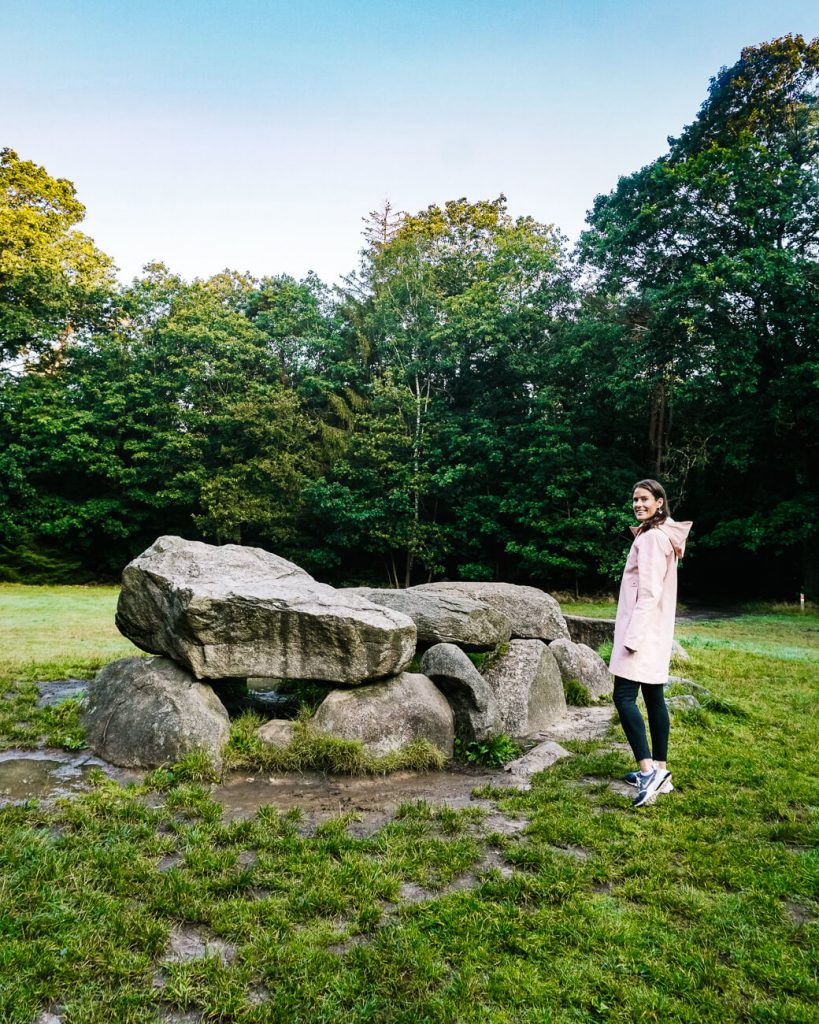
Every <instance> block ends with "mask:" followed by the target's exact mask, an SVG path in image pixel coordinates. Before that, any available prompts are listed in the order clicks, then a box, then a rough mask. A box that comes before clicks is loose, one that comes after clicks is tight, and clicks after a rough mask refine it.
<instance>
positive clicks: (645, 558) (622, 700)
mask: <svg viewBox="0 0 819 1024" xmlns="http://www.w3.org/2000/svg"><path fill="white" fill-rule="evenodd" d="M632 508H633V509H634V515H635V517H636V519H637V522H638V523H639V524H640V525H639V526H632V527H631V531H632V533H633V534H634V543H633V544H632V545H631V550H630V551H629V553H628V558H627V559H626V567H625V569H624V570H623V580H622V583H621V584H620V599H619V601H618V603H617V621H616V623H615V627H614V646H613V648H612V652H611V661H610V662H609V671H610V672H611V673H612V674H613V675H614V704H615V707H616V708H617V713H618V714H619V716H620V722H621V724H622V726H623V731H624V732H625V734H626V738H627V739H628V742H629V745H630V746H631V749H632V752H633V753H634V757H635V759H636V760H637V762H638V763H639V766H640V770H639V771H638V772H630V773H629V774H628V775H627V776H626V781H627V782H630V783H631V784H632V785H634V786H637V789H638V793H637V796H636V797H635V798H634V806H635V807H645V806H646V805H648V804H653V803H654V801H655V800H656V798H657V794H658V793H669V792H671V790H672V789H673V786H672V784H671V772H670V771H669V770H668V766H667V764H666V758H667V756H668V728H669V723H668V709H667V708H666V705H665V695H664V693H663V683H665V682H667V680H668V666H669V662H670V661H671V645H672V643H673V640H674V615H675V612H676V607H677V559H678V558H682V556H683V552H684V551H685V540H686V537H687V536H688V531H689V530H690V529H691V523H675V522H674V520H673V519H671V517H670V514H669V513H670V509H669V507H668V498H667V497H666V493H665V490H664V489H663V486H662V484H659V483H657V481H656V480H641V481H640V482H639V483H637V484H635V485H634V492H633V495H632ZM641 689H642V691H643V700H644V701H645V705H646V710H647V711H648V728H649V732H650V733H651V749H649V746H648V742H647V740H646V727H645V722H644V721H643V716H642V714H641V713H640V710H639V708H638V707H637V694H638V693H639V692H640V690H641Z"/></svg>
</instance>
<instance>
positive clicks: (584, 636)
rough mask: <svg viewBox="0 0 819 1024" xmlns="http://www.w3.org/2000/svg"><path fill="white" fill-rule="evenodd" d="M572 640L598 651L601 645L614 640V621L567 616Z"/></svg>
mask: <svg viewBox="0 0 819 1024" xmlns="http://www.w3.org/2000/svg"><path fill="white" fill-rule="evenodd" d="M566 625H567V626H568V627H569V634H570V637H571V639H572V640H573V641H574V643H576V644H586V645H587V646H588V647H591V649H592V650H593V651H596V650H597V648H598V647H600V645H601V644H604V643H607V642H609V641H613V640H614V619H593V618H589V617H587V616H585V615H567V616H566Z"/></svg>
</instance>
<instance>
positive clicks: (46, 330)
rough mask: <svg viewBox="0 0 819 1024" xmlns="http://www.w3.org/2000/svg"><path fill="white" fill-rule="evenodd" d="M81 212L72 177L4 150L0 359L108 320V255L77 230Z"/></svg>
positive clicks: (0, 168) (0, 158)
mask: <svg viewBox="0 0 819 1024" xmlns="http://www.w3.org/2000/svg"><path fill="white" fill-rule="evenodd" d="M84 216H85V207H84V206H83V205H82V203H80V201H79V200H78V199H77V196H76V191H75V189H74V186H73V185H72V184H71V182H70V181H67V180H66V179H65V178H52V177H51V176H50V175H49V174H48V173H47V172H46V171H45V169H44V168H42V167H39V166H38V165H37V164H34V163H32V162H31V161H30V160H21V159H20V158H19V157H18V156H17V154H16V153H15V152H14V150H12V149H3V150H1V151H0V361H3V360H8V359H13V358H15V357H16V356H18V355H24V354H26V353H28V352H33V353H37V352H42V351H43V350H45V349H46V348H48V346H50V345H51V344H53V343H54V342H55V341H56V340H58V339H60V338H64V337H66V336H67V334H68V333H70V332H71V331H82V330H85V329H88V328H92V327H94V326H95V325H99V324H100V323H102V322H104V321H105V319H106V314H107V313H108V312H109V308H110V301H111V297H112V293H113V289H114V278H113V274H112V267H111V260H110V259H109V258H108V257H107V256H106V255H105V254H104V253H102V252H100V250H99V249H97V248H96V246H95V245H94V243H93V242H92V240H91V239H90V238H88V237H87V236H86V235H83V234H82V233H81V232H79V231H77V230H75V225H76V224H79V223H80V221H81V220H82V219H83V217H84Z"/></svg>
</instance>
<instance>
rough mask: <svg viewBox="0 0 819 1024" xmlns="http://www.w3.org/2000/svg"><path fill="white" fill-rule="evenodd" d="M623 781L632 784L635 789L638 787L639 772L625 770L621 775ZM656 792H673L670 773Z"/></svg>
mask: <svg viewBox="0 0 819 1024" xmlns="http://www.w3.org/2000/svg"><path fill="white" fill-rule="evenodd" d="M623 782H625V783H626V785H628V786H634V788H635V789H639V788H640V773H639V772H626V774H625V775H624V776H623ZM657 792H658V793H673V792H674V783H673V782H672V781H671V773H670V772H669V773H668V778H667V779H666V781H665V782H664V783H663V784H662V785H661V786H660V788H659V789H658V790H657Z"/></svg>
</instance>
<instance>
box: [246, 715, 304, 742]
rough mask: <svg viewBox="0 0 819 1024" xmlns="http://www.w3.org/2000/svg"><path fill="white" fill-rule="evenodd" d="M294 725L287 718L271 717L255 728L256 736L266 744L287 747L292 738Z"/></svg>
mask: <svg viewBox="0 0 819 1024" xmlns="http://www.w3.org/2000/svg"><path fill="white" fill-rule="evenodd" d="M294 729H295V725H294V723H293V721H292V719H289V718H271V719H270V721H269V722H265V724H264V725H262V726H260V727H259V728H258V729H257V730H256V736H257V737H258V739H259V740H260V741H261V742H262V743H264V744H265V745H266V746H271V747H288V746H290V741H291V740H292V739H293V731H294Z"/></svg>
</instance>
